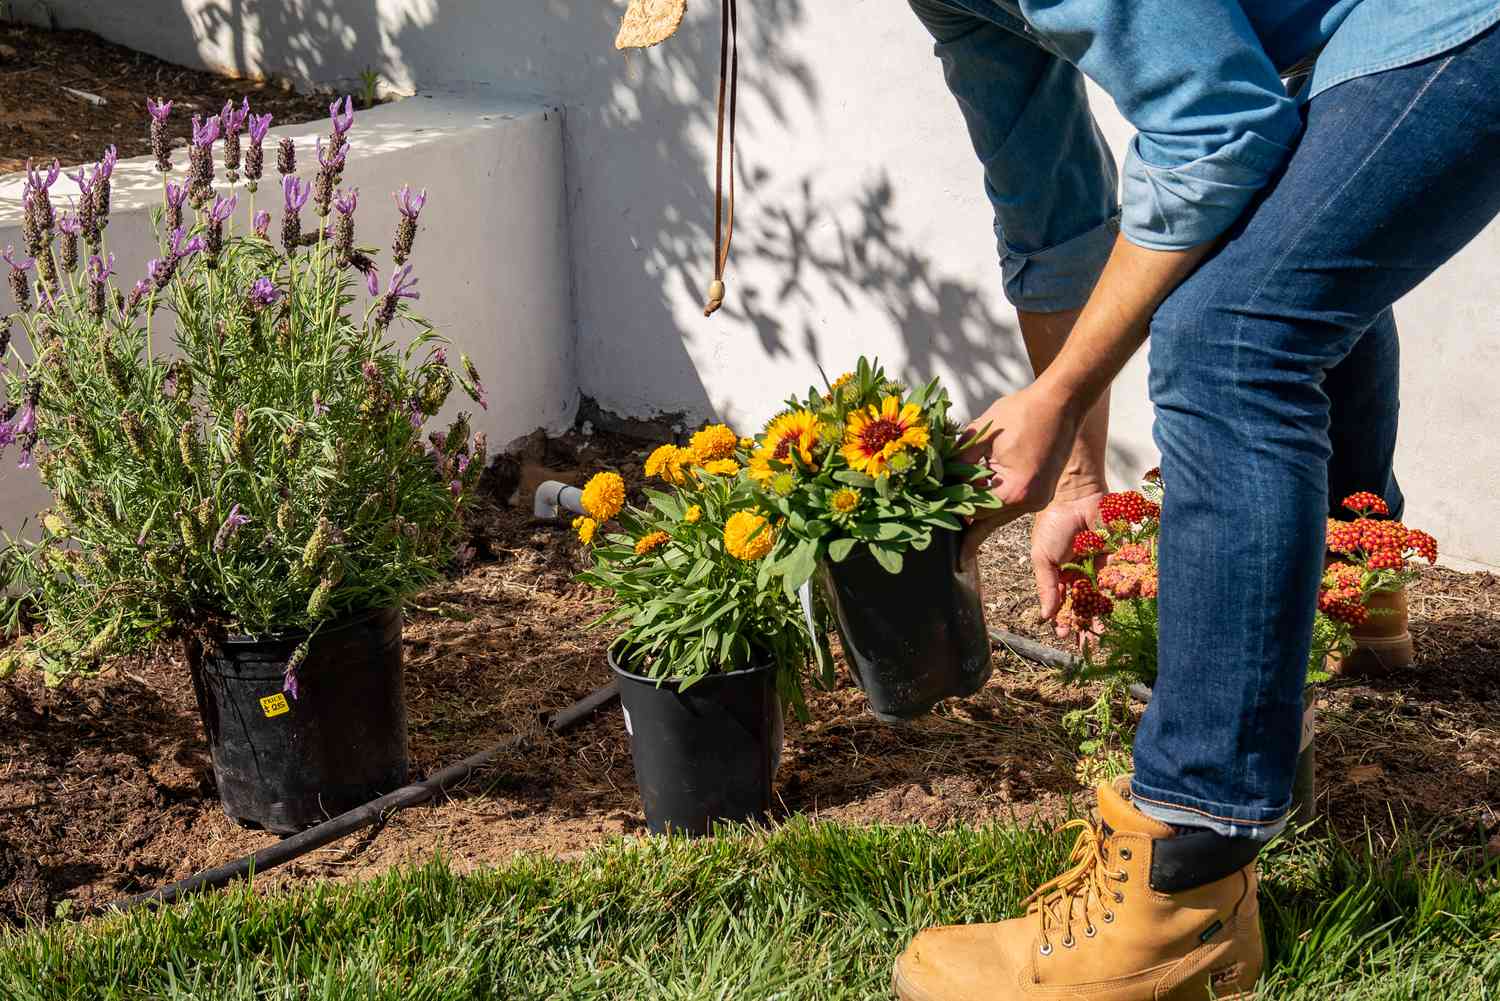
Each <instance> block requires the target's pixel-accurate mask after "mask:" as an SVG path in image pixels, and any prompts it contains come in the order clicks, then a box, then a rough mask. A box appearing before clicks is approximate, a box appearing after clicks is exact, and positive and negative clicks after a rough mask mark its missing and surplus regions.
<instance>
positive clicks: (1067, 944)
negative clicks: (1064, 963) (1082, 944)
mask: <svg viewBox="0 0 1500 1001" xmlns="http://www.w3.org/2000/svg"><path fill="white" fill-rule="evenodd" d="M1062 944H1063V948H1064V949H1071V948H1073V946H1075V945H1077V944H1078V943H1077V942H1076V941H1075V940H1074V939H1073V933H1072V932H1068V937H1067V938H1065V939H1063V940H1062Z"/></svg>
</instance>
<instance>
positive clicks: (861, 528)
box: [750, 358, 999, 592]
mask: <svg viewBox="0 0 1500 1001" xmlns="http://www.w3.org/2000/svg"><path fill="white" fill-rule="evenodd" d="M950 406H951V404H950V402H949V399H948V394H947V392H946V391H945V390H944V389H943V388H942V387H941V386H940V385H939V383H938V381H937V380H936V379H934V380H933V381H932V382H930V383H927V384H926V385H924V386H921V387H919V388H917V389H916V390H914V391H908V390H907V388H906V387H905V386H903V385H901V384H900V383H897V382H895V381H893V380H891V379H889V378H887V377H886V375H885V372H884V370H882V369H881V368H880V366H879V364H878V363H877V362H872V361H870V360H868V359H865V358H861V359H860V360H859V362H858V364H857V366H856V367H855V369H854V371H853V372H851V373H849V374H848V375H846V376H843V377H841V378H840V379H838V380H837V381H835V382H834V383H833V384H831V385H829V386H828V387H827V389H826V391H823V392H820V391H819V390H818V389H816V388H811V389H809V390H808V392H807V395H806V396H805V397H804V398H801V399H797V398H792V399H790V400H788V401H787V408H788V409H787V410H786V411H784V412H783V413H782V415H781V416H779V417H778V418H776V419H775V420H773V421H772V422H771V424H770V425H769V426H768V427H767V429H766V431H765V432H764V433H763V434H762V435H761V436H760V438H759V440H758V442H757V449H756V451H755V454H754V455H753V456H752V457H751V470H750V472H751V476H752V478H753V479H754V480H755V482H756V483H757V484H758V485H759V488H760V491H761V495H762V497H763V503H764V504H765V505H766V507H768V508H770V509H771V510H774V511H775V512H777V513H778V514H780V515H781V516H782V517H783V518H785V519H786V531H785V532H784V533H783V535H782V536H781V538H779V539H778V540H777V548H776V552H775V554H774V556H773V559H774V560H775V564H776V570H777V573H779V574H780V575H781V576H782V577H783V579H784V582H785V585H786V588H787V590H788V592H792V591H795V590H796V589H797V588H799V587H801V586H802V584H804V583H805V582H806V581H807V580H808V579H809V578H811V577H812V574H813V571H814V569H815V568H816V567H817V566H818V564H819V563H820V562H821V561H823V560H831V561H833V562H835V563H841V562H843V561H844V560H846V559H848V558H849V556H850V555H851V554H853V553H855V552H856V551H866V552H868V553H869V554H870V555H871V556H873V557H874V559H875V560H876V561H877V562H878V563H879V564H880V565H881V566H882V567H883V568H885V569H886V570H887V571H888V572H890V573H899V572H900V571H901V565H902V554H903V553H904V552H905V551H906V550H907V549H908V548H911V549H916V550H923V549H926V548H927V546H929V545H930V544H931V542H932V533H933V532H934V531H953V532H957V531H961V530H962V529H963V525H964V521H963V519H964V518H966V517H969V516H972V515H974V514H976V513H977V512H979V511H981V510H988V509H993V508H996V507H998V506H999V501H998V500H996V499H995V497H994V495H993V494H991V493H990V492H989V491H988V490H986V489H985V487H984V485H983V484H984V483H985V482H986V477H987V476H988V470H986V469H985V468H983V467H981V466H976V465H973V464H970V463H965V462H963V461H961V457H960V454H961V452H962V451H963V448H964V445H965V442H964V440H963V433H962V429H961V428H960V427H959V426H958V425H957V424H955V423H954V422H953V421H952V420H950V419H949V416H948V411H949V409H950ZM872 425H874V426H872ZM877 446H879V447H877Z"/></svg>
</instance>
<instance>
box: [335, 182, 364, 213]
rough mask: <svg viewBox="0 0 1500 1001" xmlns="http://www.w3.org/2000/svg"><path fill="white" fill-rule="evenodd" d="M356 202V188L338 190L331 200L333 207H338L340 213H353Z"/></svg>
mask: <svg viewBox="0 0 1500 1001" xmlns="http://www.w3.org/2000/svg"><path fill="white" fill-rule="evenodd" d="M358 204H359V189H358V188H350V189H349V190H348V191H343V190H340V191H339V193H338V196H337V197H335V198H334V200H333V207H334V208H336V209H338V210H339V213H340V214H341V215H353V214H354V209H355V207H356V206H357V205H358Z"/></svg>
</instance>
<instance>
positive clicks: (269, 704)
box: [260, 692, 292, 719]
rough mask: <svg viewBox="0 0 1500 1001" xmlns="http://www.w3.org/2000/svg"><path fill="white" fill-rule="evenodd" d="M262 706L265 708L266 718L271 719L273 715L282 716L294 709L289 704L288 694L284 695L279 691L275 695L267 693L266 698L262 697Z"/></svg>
mask: <svg viewBox="0 0 1500 1001" xmlns="http://www.w3.org/2000/svg"><path fill="white" fill-rule="evenodd" d="M260 707H261V709H263V710H265V713H266V719H270V718H271V717H272V716H280V715H282V714H283V713H289V712H291V711H292V707H291V706H289V705H287V701H286V696H285V695H282V694H281V693H280V692H277V693H276V694H275V695H267V696H266V697H265V698H263V699H261V700H260Z"/></svg>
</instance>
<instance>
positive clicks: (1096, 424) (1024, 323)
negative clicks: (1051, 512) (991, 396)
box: [1018, 309, 1109, 500]
mask: <svg viewBox="0 0 1500 1001" xmlns="http://www.w3.org/2000/svg"><path fill="white" fill-rule="evenodd" d="M1080 312H1081V310H1077V309H1072V310H1067V311H1065V312H1061V313H1029V312H1025V311H1022V312H1020V313H1019V314H1018V315H1019V316H1020V319H1021V340H1022V341H1024V342H1025V344H1026V354H1027V356H1028V357H1029V358H1030V359H1031V370H1032V373H1033V374H1034V375H1037V376H1040V375H1041V374H1042V373H1043V372H1044V371H1046V370H1047V368H1048V367H1049V366H1051V364H1052V363H1053V362H1054V361H1055V360H1056V359H1057V356H1058V354H1059V353H1060V352H1061V351H1062V349H1063V345H1064V344H1066V343H1067V340H1068V335H1069V334H1070V333H1071V332H1072V330H1073V327H1074V325H1075V324H1076V323H1077V321H1078V318H1079V314H1080ZM1108 445H1109V390H1108V389H1107V388H1106V389H1105V391H1104V392H1103V393H1102V394H1101V395H1100V397H1099V399H1098V400H1097V401H1096V402H1095V403H1094V404H1093V406H1092V407H1090V408H1089V411H1088V415H1087V416H1086V417H1085V418H1084V419H1083V421H1082V422H1081V424H1080V426H1079V429H1078V437H1077V439H1076V440H1075V441H1074V443H1073V451H1072V453H1071V454H1070V455H1069V456H1068V464H1067V466H1066V467H1065V468H1064V469H1063V474H1062V478H1061V480H1059V481H1058V486H1057V494H1056V496H1057V498H1058V499H1059V500H1072V499H1074V498H1077V497H1083V496H1087V495H1089V494H1096V493H1103V492H1104V491H1105V490H1107V489H1108V486H1107V479H1106V475H1105V457H1106V454H1107V449H1108Z"/></svg>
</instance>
